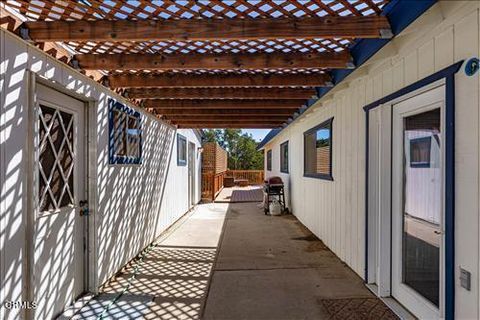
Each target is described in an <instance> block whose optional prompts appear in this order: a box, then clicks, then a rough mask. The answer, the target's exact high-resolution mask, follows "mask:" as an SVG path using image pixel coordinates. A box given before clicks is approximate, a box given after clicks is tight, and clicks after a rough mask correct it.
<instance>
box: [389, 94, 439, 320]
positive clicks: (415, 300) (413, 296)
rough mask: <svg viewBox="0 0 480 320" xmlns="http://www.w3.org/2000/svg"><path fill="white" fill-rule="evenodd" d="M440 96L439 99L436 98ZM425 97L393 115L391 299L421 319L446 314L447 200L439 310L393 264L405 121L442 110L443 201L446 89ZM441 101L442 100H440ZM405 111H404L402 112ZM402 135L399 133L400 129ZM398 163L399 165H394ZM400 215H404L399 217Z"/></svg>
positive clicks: (396, 256)
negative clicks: (408, 284) (413, 116)
mask: <svg viewBox="0 0 480 320" xmlns="http://www.w3.org/2000/svg"><path fill="white" fill-rule="evenodd" d="M437 96H438V98H437ZM417 97H418V98H419V99H421V98H425V99H427V100H430V101H428V102H426V103H428V104H423V105H420V106H417V105H404V106H398V107H397V108H395V107H394V108H393V114H392V228H391V230H392V275H391V276H392V296H394V295H395V297H396V299H397V300H399V301H400V300H401V301H400V302H403V303H404V304H405V307H407V308H408V309H409V310H410V311H411V312H412V313H414V314H415V315H416V316H418V317H419V318H422V319H431V318H440V317H442V316H443V314H444V300H445V299H444V296H445V294H444V289H445V288H444V283H445V278H444V274H445V270H444V268H445V259H444V256H445V243H444V236H443V235H444V232H442V231H444V230H445V224H444V223H445V208H444V205H443V204H444V201H441V208H442V209H441V218H440V221H441V222H440V230H441V232H442V235H441V244H440V257H439V266H440V272H439V276H440V278H439V282H440V283H439V285H440V287H439V290H440V292H439V307H438V308H437V307H436V306H435V305H433V304H432V303H431V302H430V301H427V299H426V298H424V297H423V296H422V295H421V294H419V293H418V292H416V291H415V290H414V289H412V288H411V287H409V286H407V285H405V284H403V283H402V282H401V280H400V279H401V275H402V267H401V266H400V265H399V264H398V263H393V262H394V261H397V262H400V261H401V260H402V252H401V248H402V247H401V244H402V233H401V232H399V230H398V228H399V227H401V226H402V224H403V219H402V217H403V209H402V208H403V203H404V200H403V198H404V196H403V183H404V182H403V178H402V177H403V170H404V165H403V162H402V163H399V159H403V152H404V151H403V150H404V143H403V119H404V117H408V116H412V115H416V114H421V113H423V112H427V111H431V110H435V109H438V108H440V112H441V130H440V132H441V150H442V151H441V166H440V168H441V176H442V179H441V180H442V181H441V191H440V194H441V199H444V194H445V192H444V190H445V177H444V175H445V86H439V87H436V88H435V89H434V90H430V91H428V92H424V93H423V94H419V95H417V96H415V97H413V99H415V98H417ZM437 99H440V100H437ZM400 108H404V110H399V109H400ZM401 128H402V132H401V133H400V131H399V130H400V129H401ZM394 164H396V165H394ZM394 190H398V193H397V192H396V193H395V194H394V193H393V192H394ZM400 213H402V215H401V216H400ZM395 259H397V260H395Z"/></svg>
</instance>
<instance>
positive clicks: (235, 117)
mask: <svg viewBox="0 0 480 320" xmlns="http://www.w3.org/2000/svg"><path fill="white" fill-rule="evenodd" d="M289 116H290V115H276V114H271V115H268V116H267V115H165V116H163V118H165V119H167V120H172V121H185V122H190V121H216V122H218V121H236V120H239V121H242V120H253V121H268V120H279V121H286V120H287V119H288V117H289Z"/></svg>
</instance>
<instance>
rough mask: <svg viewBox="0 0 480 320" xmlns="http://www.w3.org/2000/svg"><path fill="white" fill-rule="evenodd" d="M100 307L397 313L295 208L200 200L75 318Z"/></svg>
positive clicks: (107, 315)
mask: <svg viewBox="0 0 480 320" xmlns="http://www.w3.org/2000/svg"><path fill="white" fill-rule="evenodd" d="M222 231H223V232H222ZM135 270H136V271H135ZM132 275H135V277H132ZM125 288H127V289H125ZM122 292H124V293H123V294H122V295H121V297H120V298H118V295H119V294H120V293H122ZM113 301H115V302H113ZM100 314H102V315H103V319H199V318H203V319H222V320H223V319H253V320H254V319H275V320H280V319H392V318H395V316H394V315H393V313H392V312H391V311H390V310H389V309H388V308H387V307H386V306H385V305H384V304H383V303H382V302H381V301H380V300H379V299H376V298H375V297H374V296H373V295H372V294H371V293H370V292H369V291H368V290H367V289H366V288H365V286H364V285H363V282H362V280H361V279H360V278H359V277H358V276H357V275H356V274H355V273H354V272H353V271H351V270H350V269H349V268H348V267H347V266H345V265H344V264H343V263H342V262H341V261H340V260H339V259H338V258H337V257H336V256H335V255H334V254H333V253H332V252H331V251H330V250H328V249H327V248H326V247H325V246H324V245H323V244H322V242H321V241H319V240H318V239H317V238H316V237H315V236H314V235H313V234H311V233H310V232H309V231H308V230H307V229H306V228H305V227H303V226H302V225H301V224H300V223H299V222H298V221H297V220H296V219H295V218H294V217H293V216H291V215H287V216H281V217H271V216H265V215H264V214H263V209H262V208H261V207H260V204H259V203H237V204H224V203H211V204H205V205H200V206H197V207H196V209H195V212H193V213H192V214H190V215H189V216H188V217H187V218H186V219H184V220H183V221H182V222H181V223H179V224H178V225H177V226H176V227H175V228H174V230H173V231H171V232H170V233H169V234H167V235H166V236H164V237H162V238H161V239H159V241H157V242H156V243H155V244H154V246H153V247H152V248H150V250H149V251H148V252H147V253H146V254H145V256H144V258H143V261H142V262H141V263H140V264H135V263H133V262H132V263H131V264H128V265H127V266H125V268H124V269H123V270H122V271H121V272H119V273H118V274H117V275H116V276H115V277H114V278H112V279H111V281H109V283H108V284H107V285H105V286H104V288H102V293H101V294H100V295H99V296H97V297H95V298H94V299H92V300H91V301H90V302H89V303H88V304H87V306H85V307H84V308H82V309H81V310H80V312H79V313H77V314H76V315H75V317H74V318H75V319H98V316H99V315H100Z"/></svg>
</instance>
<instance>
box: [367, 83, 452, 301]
mask: <svg viewBox="0 0 480 320" xmlns="http://www.w3.org/2000/svg"><path fill="white" fill-rule="evenodd" d="M445 83H446V81H445V78H442V79H440V80H438V81H435V82H432V83H430V84H428V85H426V86H424V87H422V88H419V89H417V90H414V91H411V92H409V93H407V94H405V95H403V96H401V97H398V98H395V99H392V100H391V101H388V102H385V103H383V104H382V105H380V106H378V107H377V108H376V109H378V110H375V112H376V113H377V114H375V115H374V117H376V119H375V118H373V120H372V119H369V127H370V128H369V137H368V139H369V150H367V151H368V152H369V157H368V158H369V162H370V161H372V156H375V157H377V159H376V161H377V165H378V167H376V168H372V166H369V170H368V181H369V183H370V181H375V183H377V184H378V186H377V187H375V188H374V189H375V190H372V189H371V187H370V186H367V187H368V188H369V198H368V208H367V210H368V212H367V214H368V230H369V232H368V243H369V250H368V256H367V261H368V267H367V270H366V272H367V275H368V283H369V284H373V285H375V286H376V287H377V292H376V293H377V295H378V296H379V297H390V296H391V286H392V283H391V279H392V272H391V267H392V255H391V252H392V245H391V240H392V239H391V236H392V233H391V219H392V211H391V201H392V195H391V189H390V188H391V174H390V173H391V172H392V164H391V132H392V120H391V119H392V118H391V113H392V108H393V105H395V104H397V103H399V102H401V101H404V100H407V99H409V98H411V97H414V96H417V95H420V94H422V93H425V92H427V91H430V90H432V89H434V88H437V87H440V86H445ZM369 113H370V114H373V110H370V111H369ZM369 116H370V115H369ZM375 122H377V123H375ZM380 123H381V124H380ZM376 125H378V128H377V129H376V130H377V134H378V135H379V136H378V137H373V136H372V135H371V134H370V131H371V130H372V128H373V127H374V126H376ZM372 144H377V145H376V146H372ZM385 144H386V147H385ZM372 151H374V152H375V154H371V152H372ZM380 173H381V174H380ZM380 186H381V187H380ZM372 191H373V192H377V194H376V195H372V194H371V192H372ZM372 201H376V203H374V204H372V203H371V202H372ZM371 241H373V242H375V245H372V244H371ZM370 249H373V250H375V251H373V252H372V250H370ZM371 276H372V277H373V278H371Z"/></svg>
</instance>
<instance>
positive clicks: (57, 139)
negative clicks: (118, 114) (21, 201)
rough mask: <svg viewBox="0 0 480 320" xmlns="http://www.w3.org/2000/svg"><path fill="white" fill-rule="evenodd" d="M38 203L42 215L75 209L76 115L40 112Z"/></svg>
mask: <svg viewBox="0 0 480 320" xmlns="http://www.w3.org/2000/svg"><path fill="white" fill-rule="evenodd" d="M38 122H39V146H40V148H39V164H38V177H39V178H38V179H39V188H38V199H39V209H40V212H44V211H55V210H59V209H60V208H63V207H66V206H70V205H74V203H75V198H74V167H75V148H74V146H75V135H74V132H73V130H74V117H73V114H71V113H68V112H64V111H61V110H58V109H55V108H51V107H48V106H45V105H40V108H39V119H38Z"/></svg>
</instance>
